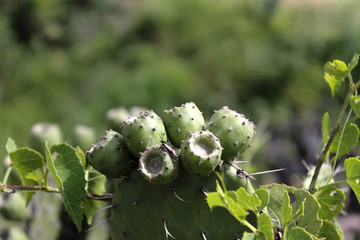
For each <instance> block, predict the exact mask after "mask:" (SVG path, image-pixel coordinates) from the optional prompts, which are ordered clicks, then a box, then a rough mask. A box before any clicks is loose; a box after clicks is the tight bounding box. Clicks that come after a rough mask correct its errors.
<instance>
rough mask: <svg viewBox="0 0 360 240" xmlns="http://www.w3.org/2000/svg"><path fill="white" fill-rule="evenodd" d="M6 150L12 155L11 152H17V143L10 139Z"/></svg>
mask: <svg viewBox="0 0 360 240" xmlns="http://www.w3.org/2000/svg"><path fill="white" fill-rule="evenodd" d="M5 148H6V151H7V153H8V154H10V153H11V152H15V151H16V149H17V146H16V144H15V141H14V140H13V139H12V138H8V140H7V142H6V145H5Z"/></svg>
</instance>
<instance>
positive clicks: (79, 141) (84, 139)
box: [73, 125, 96, 150]
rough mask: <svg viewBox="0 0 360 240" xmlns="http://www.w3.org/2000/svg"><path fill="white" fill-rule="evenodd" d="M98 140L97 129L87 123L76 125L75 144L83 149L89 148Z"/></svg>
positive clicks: (74, 130)
mask: <svg viewBox="0 0 360 240" xmlns="http://www.w3.org/2000/svg"><path fill="white" fill-rule="evenodd" d="M95 141H96V135H95V130H94V129H93V128H91V127H88V126H85V125H76V126H75V127H74V129H73V145H74V146H79V147H80V148H81V149H83V150H85V149H89V148H91V145H92V143H93V142H95Z"/></svg>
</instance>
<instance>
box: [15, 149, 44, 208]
mask: <svg viewBox="0 0 360 240" xmlns="http://www.w3.org/2000/svg"><path fill="white" fill-rule="evenodd" d="M10 159H11V164H12V165H13V166H14V167H15V168H16V170H17V171H18V173H19V175H20V179H21V182H22V184H23V185H25V186H39V182H38V181H34V180H33V179H28V178H27V177H26V176H27V175H28V174H29V173H31V172H33V171H36V170H39V171H41V172H43V171H44V169H43V167H44V158H43V156H41V154H40V153H38V152H37V151H35V150H33V149H30V148H18V149H17V150H16V151H14V152H10ZM33 194H34V193H33V192H25V193H24V195H25V199H26V204H28V203H29V201H30V199H31V197H32V195H33Z"/></svg>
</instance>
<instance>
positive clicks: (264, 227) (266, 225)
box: [257, 213, 274, 239]
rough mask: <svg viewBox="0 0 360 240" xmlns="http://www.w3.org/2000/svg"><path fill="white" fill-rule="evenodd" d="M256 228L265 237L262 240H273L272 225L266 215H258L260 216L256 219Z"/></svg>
mask: <svg viewBox="0 0 360 240" xmlns="http://www.w3.org/2000/svg"><path fill="white" fill-rule="evenodd" d="M257 227H258V231H259V232H261V233H262V234H264V236H265V237H264V239H273V238H274V232H273V227H274V224H273V222H272V221H271V218H270V217H269V216H268V215H266V214H264V213H262V214H260V216H259V217H258V219H257Z"/></svg>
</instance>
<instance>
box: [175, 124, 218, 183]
mask: <svg viewBox="0 0 360 240" xmlns="http://www.w3.org/2000/svg"><path fill="white" fill-rule="evenodd" d="M221 152H222V147H221V145H220V142H219V139H218V138H217V137H215V135H214V134H213V133H211V132H209V131H198V132H195V133H191V134H189V136H188V137H187V138H186V139H185V140H184V141H183V143H182V144H181V151H180V159H181V165H182V167H183V168H184V169H185V170H186V171H187V172H189V173H191V174H194V175H198V176H203V175H208V174H210V173H211V172H212V171H213V170H214V169H215V168H216V167H217V165H218V164H219V163H220V160H221Z"/></svg>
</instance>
